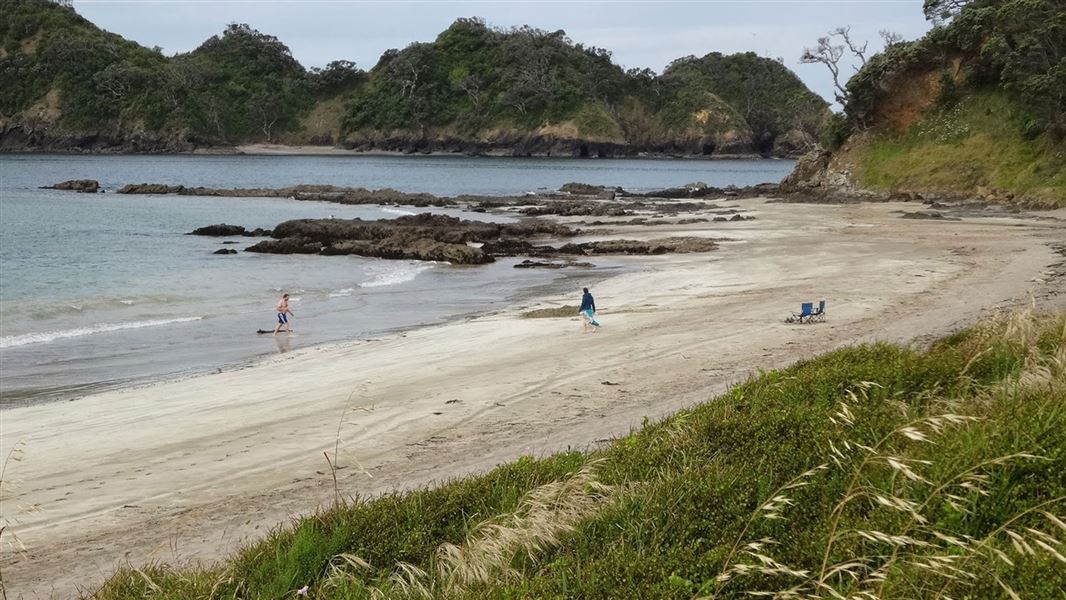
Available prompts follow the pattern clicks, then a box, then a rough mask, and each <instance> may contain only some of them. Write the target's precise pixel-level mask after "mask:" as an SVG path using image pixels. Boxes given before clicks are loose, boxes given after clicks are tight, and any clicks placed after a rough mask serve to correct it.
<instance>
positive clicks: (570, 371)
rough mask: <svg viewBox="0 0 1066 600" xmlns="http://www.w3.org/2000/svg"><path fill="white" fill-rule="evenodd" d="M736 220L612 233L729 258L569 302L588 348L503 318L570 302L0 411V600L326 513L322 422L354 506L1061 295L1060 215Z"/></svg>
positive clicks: (839, 209)
mask: <svg viewBox="0 0 1066 600" xmlns="http://www.w3.org/2000/svg"><path fill="white" fill-rule="evenodd" d="M741 204H743V205H745V206H746V207H750V208H753V209H754V210H755V211H756V212H755V213H754V214H756V215H757V217H758V220H755V221H748V222H741V223H707V224H696V225H689V226H683V227H678V226H658V227H637V226H632V227H624V228H621V227H620V228H618V229H617V230H616V231H617V233H618V235H619V237H629V238H634V237H645V238H651V237H663V236H666V235H674V234H685V235H708V236H713V237H730V238H733V239H735V240H737V241H735V242H729V243H725V244H723V247H722V248H721V249H720V250H718V251H716V252H712V253H709V254H694V255H674V256H659V257H641V258H639V259H636V258H634V259H631V262H633V263H634V264H635V265H638V266H639V267H640V268H639V269H637V270H636V272H631V273H628V274H624V275H620V276H617V277H614V278H612V279H609V280H607V281H605V282H603V283H600V284H598V285H596V286H595V288H594V289H593V292H594V293H595V295H596V299H597V304H598V305H599V308H600V309H601V310H600V313H599V315H598V317H599V319H600V321H601V322H602V323H603V324H604V326H603V328H602V330H600V331H599V332H598V333H595V334H587V335H586V334H582V333H581V326H580V323H579V321H577V320H576V318H574V319H521V318H519V317H518V315H519V313H520V312H521V310H524V309H528V308H540V307H549V306H553V305H563V304H574V303H575V302H576V301H577V293H578V291H577V290H575V294H571V295H569V296H567V297H556V298H544V299H541V300H539V301H537V302H531V303H525V305H524V306H516V307H513V308H512V309H510V310H507V311H503V312H501V313H498V314H494V315H490V316H486V317H482V318H478V319H473V320H470V321H466V322H458V323H452V324H447V325H443V326H438V327H432V328H426V329H422V330H417V331H413V332H410V333H407V334H397V335H393V336H389V337H387V338H383V339H380V340H376V341H372V342H353V343H346V344H340V345H333V346H327V347H319V348H310V349H306V350H301V351H297V352H294V353H289V354H285V355H281V356H278V357H274V358H271V359H268V360H265V361H263V362H262V363H261V364H258V365H256V366H252V367H249V368H245V369H241V370H234V371H229V372H222V373H219V374H213V375H206V376H202V377H196V378H192V379H188V380H184V381H179V382H173V383H163V384H157V385H152V386H149V387H145V388H140V389H134V390H126V391H119V392H109V393H104V394H99V395H96V396H92V397H88V398H84V399H81V400H77V401H74V402H64V403H55V404H48V405H44V406H38V407H27V408H16V409H10V410H5V411H3V412H2V413H0V419H2V436H0V446H2V448H0V449H2V451H3V452H4V453H5V454H6V453H7V451H8V449H9V448H10V447H11V446H12V444H14V443H15V442H17V441H22V442H24V443H25V458H24V460H22V461H21V462H19V463H14V464H12V465H11V466H10V467H9V473H8V478H9V479H11V478H16V479H18V480H21V483H20V486H19V487H18V489H16V490H15V496H14V497H13V498H10V499H8V500H6V501H5V502H4V504H3V516H4V518H5V519H8V520H14V519H17V520H18V524H17V525H15V526H14V527H13V530H14V531H15V533H17V535H18V537H19V538H20V539H21V540H22V542H24V543H25V544H26V546H27V548H28V549H27V551H26V552H25V553H12V552H11V550H10V549H9V548H6V547H5V548H4V552H3V557H2V559H0V560H2V561H3V565H2V567H3V575H4V580H5V582H6V583H7V585H8V592H9V593H10V597H12V598H16V597H18V594H19V593H23V594H26V597H28V598H33V597H50V596H51V595H53V594H54V595H55V596H56V597H66V596H68V595H70V594H71V593H73V590H74V587H75V586H76V585H80V586H82V588H83V589H91V587H92V586H93V585H94V584H98V583H99V581H100V580H102V579H103V578H104V577H105V576H106V575H107V574H109V573H110V572H111V570H112V569H113V568H114V567H115V566H116V565H119V564H123V563H124V562H125V560H126V557H128V559H129V560H130V561H132V562H134V563H140V562H144V561H148V560H160V561H165V562H186V561H190V560H213V559H217V558H219V557H222V556H224V555H225V554H226V553H228V552H229V551H231V550H232V549H233V548H234V547H235V546H236V545H237V544H239V543H241V542H242V541H245V540H247V539H249V538H251V539H254V538H256V537H259V536H261V535H263V533H264V532H265V531H266V530H268V529H269V528H271V527H274V526H275V525H277V524H279V523H283V522H285V521H286V520H287V518H288V517H290V516H292V515H298V514H306V513H307V512H309V511H312V510H314V509H315V507H316V506H319V505H321V504H324V503H328V502H329V501H330V500H331V499H332V496H333V484H332V480H331V478H330V475H329V471H328V467H327V464H326V460H325V459H324V458H323V454H322V453H323V452H324V451H328V452H330V453H331V454H332V453H333V450H334V444H335V443H336V440H337V439H338V436H337V433H338V423H339V422H340V421H341V420H342V415H343V422H342V423H341V424H340V428H339V429H340V436H339V439H340V448H341V457H340V466H341V467H342V468H341V470H340V471H339V474H340V489H341V491H342V493H343V494H345V495H349V494H350V495H366V494H373V493H378V492H381V491H384V490H389V489H397V488H407V487H411V486H417V485H423V484H426V483H429V482H432V481H435V480H440V479H443V478H447V477H452V476H455V475H461V474H465V473H470V472H478V471H483V470H485V469H487V468H490V467H492V466H493V465H496V464H498V463H500V462H502V461H506V460H510V459H513V458H515V457H518V456H520V455H523V454H534V455H541V454H545V453H548V452H552V451H555V450H559V449H565V448H567V447H578V448H585V447H587V446H589V445H594V444H597V443H601V442H603V441H605V440H606V439H608V438H609V437H611V436H614V435H617V434H621V433H625V432H626V431H627V430H628V429H629V428H630V427H633V426H638V425H639V423H640V421H641V419H642V418H643V417H644V416H648V417H651V418H653V419H654V418H657V417H660V416H663V415H665V414H668V413H670V412H672V411H674V410H676V409H677V408H679V407H681V406H684V405H688V404H692V403H695V402H699V401H703V400H707V399H709V398H710V397H712V396H713V395H714V394H715V393H716V392H719V391H721V390H723V389H724V388H725V387H726V386H728V385H729V384H730V383H732V382H736V381H739V380H742V379H744V378H745V377H747V376H748V375H749V374H751V373H752V372H753V371H755V370H756V369H757V368H768V367H779V366H784V365H786V364H789V363H791V362H794V361H795V360H797V359H801V358H804V357H807V356H810V355H812V354H815V353H818V352H822V351H825V350H828V349H831V348H834V347H839V346H841V345H846V344H851V343H855V342H861V341H869V340H875V339H878V340H880V339H883V340H896V341H909V340H915V339H919V340H922V339H931V338H932V336H938V335H941V334H944V333H946V332H949V331H951V330H953V329H955V328H957V327H959V326H962V325H965V324H969V323H971V322H972V321H974V320H975V319H976V318H978V317H979V316H980V315H982V314H983V313H985V312H987V311H988V310H990V309H993V308H997V307H1008V306H1012V305H1016V304H1018V303H1020V302H1026V301H1028V300H1027V298H1029V297H1030V295H1032V296H1033V297H1034V298H1035V299H1036V301H1037V302H1038V303H1039V304H1041V305H1055V306H1063V304H1064V300H1066V295H1064V294H1063V293H1062V292H1063V287H1064V285H1063V281H1064V279H1066V278H1062V277H1058V278H1055V277H1051V278H1049V276H1048V274H1047V273H1048V272H1049V265H1052V264H1056V263H1061V262H1062V261H1063V260H1064V257H1062V256H1060V255H1057V254H1055V253H1054V252H1053V251H1052V249H1051V248H1050V247H1049V246H1048V242H1049V241H1055V240H1057V241H1062V240H1064V239H1066V229H1064V225H1066V220H1063V219H1064V217H1066V214H1064V212H1063V211H1058V212H1057V213H1048V214H1047V215H1046V218H1044V219H1042V220H1037V219H1031V218H1023V217H1019V218H1010V219H1007V218H983V219H966V220H964V221H962V222H941V221H914V220H903V219H899V218H898V215H897V214H893V212H892V211H896V210H901V209H903V210H916V209H917V208H918V207H916V206H914V205H898V204H864V205H845V206H828V205H818V206H814V205H792V204H772V203H771V204H766V203H763V202H762V201H758V200H755V201H741ZM1057 269H1058V272H1062V271H1063V270H1066V268H1064V267H1061V266H1060V267H1058V268H1057ZM823 297H824V298H826V299H827V300H828V303H829V304H828V315H829V318H828V321H827V322H826V323H825V324H819V325H810V326H806V325H804V326H790V325H785V324H783V323H782V319H783V318H784V317H785V316H787V314H788V313H789V312H790V311H791V310H793V309H795V308H798V303H799V302H800V301H801V300H807V299H811V300H817V299H818V298H823ZM605 381H610V382H613V383H618V384H620V385H617V386H615V385H604V384H603V382H605ZM346 407H347V408H346ZM353 407H355V408H353ZM6 484H7V482H5V485H6ZM32 506H38V507H39V510H37V511H30V510H26V509H27V508H28V507H32ZM5 539H8V538H7V534H5Z"/></svg>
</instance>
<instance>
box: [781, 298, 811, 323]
mask: <svg viewBox="0 0 1066 600" xmlns="http://www.w3.org/2000/svg"><path fill="white" fill-rule="evenodd" d="M813 314H814V303H813V302H804V303H803V304H800V311H799V312H798V313H792V316H791V317H789V318H787V319H785V323H802V322H803V320H804V319H810V318H811V315H813Z"/></svg>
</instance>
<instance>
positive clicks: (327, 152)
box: [0, 143, 802, 162]
mask: <svg viewBox="0 0 1066 600" xmlns="http://www.w3.org/2000/svg"><path fill="white" fill-rule="evenodd" d="M20 154H23V155H49V154H52V155H56V156H352V157H358V156H369V157H394V158H403V157H419V156H435V157H442V156H454V157H457V158H517V159H529V158H550V159H573V160H575V161H586V160H682V161H692V162H700V161H730V160H767V161H775V160H793V161H794V160H798V159H799V158H800V157H801V156H802V155H795V156H792V155H787V156H786V155H783V156H773V155H772V156H763V155H761V154H712V155H702V154H667V153H657V152H640V153H637V154H634V155H631V156H630V155H612V156H573V155H570V154H557V155H551V154H545V153H532V154H523V155H515V154H514V153H513V151H509V150H494V151H487V152H473V153H467V152H446V151H442V150H432V151H418V152H405V151H401V150H355V149H348V148H343V147H341V146H316V145H311V144H266V143H255V144H235V145H232V146H205V147H201V148H195V149H193V150H188V151H172V152H128V151H122V150H89V151H79V150H73V149H70V150H59V149H55V148H29V147H25V148H4V149H3V150H0V159H2V158H3V157H4V156H17V155H20Z"/></svg>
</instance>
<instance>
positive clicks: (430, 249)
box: [248, 213, 576, 264]
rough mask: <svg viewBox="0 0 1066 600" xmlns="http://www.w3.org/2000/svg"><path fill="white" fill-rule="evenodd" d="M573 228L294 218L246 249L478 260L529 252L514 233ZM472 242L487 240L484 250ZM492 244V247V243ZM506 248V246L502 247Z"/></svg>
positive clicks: (441, 219) (436, 219)
mask: <svg viewBox="0 0 1066 600" xmlns="http://www.w3.org/2000/svg"><path fill="white" fill-rule="evenodd" d="M574 233H576V232H575V231H573V230H571V229H570V228H568V227H566V226H563V225H559V224H557V223H550V222H546V221H535V220H530V221H525V222H522V223H503V224H501V223H489V222H483V221H467V220H463V219H459V218H457V217H451V216H446V215H434V214H429V213H423V214H419V215H407V216H403V217H399V218H396V219H384V220H380V221H363V220H361V219H297V220H293V221H285V222H284V223H281V224H279V225H278V226H277V227H275V228H274V231H273V236H274V237H275V238H278V239H276V240H270V241H266V242H261V243H259V244H256V245H254V246H251V247H250V248H248V251H249V252H271V253H280V254H290V253H321V254H331V255H337V254H356V255H359V256H372V257H378V258H393V259H415V260H434V261H445V262H450V263H454V264H483V263H487V262H492V261H493V260H495V258H494V257H495V256H510V255H513V254H515V253H516V251H532V250H534V247H533V246H532V244H530V243H529V242H526V241H523V240H519V239H516V238H527V237H534V236H543V235H552V236H568V235H573V234H574ZM475 244H489V245H490V251H486V250H485V249H484V248H483V247H477V246H476V245H475ZM493 244H494V245H495V249H493V248H492V245H493ZM505 248H506V251H504V249H505Z"/></svg>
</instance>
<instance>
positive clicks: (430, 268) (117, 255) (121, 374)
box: [0, 155, 791, 406]
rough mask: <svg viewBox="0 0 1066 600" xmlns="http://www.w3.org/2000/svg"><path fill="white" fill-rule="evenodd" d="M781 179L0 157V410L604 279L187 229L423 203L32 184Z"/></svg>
mask: <svg viewBox="0 0 1066 600" xmlns="http://www.w3.org/2000/svg"><path fill="white" fill-rule="evenodd" d="M790 168H791V162H790V161H667V160H647V161H642V160H558V159H554V160H553V159H509V158H466V157H435V156H434V157H361V156H360V157H348V156H344V157H275V156H270V157H266V156H264V157H255V156H59V155H6V156H5V155H0V405H3V406H10V405H13V404H21V403H26V402H36V401H43V400H48V399H67V398H74V397H77V396H80V395H83V394H85V393H88V392H90V391H94V390H98V389H104V388H109V387H116V386H122V385H128V384H130V383H134V382H142V381H147V380H151V379H157V378H162V377H172V376H180V375H184V374H189V373H197V372H206V371H209V370H213V369H217V368H224V367H226V366H229V365H234V364H239V363H242V362H245V361H248V360H252V359H254V358H255V357H257V356H261V355H264V354H269V353H274V352H287V351H290V350H293V349H296V348H300V347H306V346H309V345H314V344H320V343H324V342H330V341H337V340H345V339H356V338H360V337H370V336H374V335H380V334H382V333H384V332H388V331H393V330H397V329H402V328H408V327H414V326H419V325H423V324H430V323H439V322H442V321H445V320H447V319H449V318H454V317H457V316H460V315H466V314H472V313H477V312H482V311H486V310H490V309H493V308H498V307H502V306H504V305H506V304H507V303H508V302H511V301H513V300H514V299H515V298H516V297H518V296H520V295H522V294H528V293H530V292H531V291H532V290H534V289H538V288H541V287H543V286H554V287H564V286H568V285H571V284H572V287H574V288H578V289H579V288H580V286H581V285H582V283H583V282H585V281H588V280H590V279H592V278H595V277H598V276H603V274H602V269H600V270H599V271H601V272H599V273H597V270H596V269H593V270H586V271H570V272H563V273H560V272H557V271H552V272H545V271H537V270H527V269H514V268H513V264H514V262H515V261H514V260H503V261H499V262H497V263H494V264H491V265H483V266H476V267H468V266H452V265H447V264H435V263H424V262H417V261H386V260H378V259H367V258H361V257H352V256H334V257H324V256H304V255H289V256H280V255H262V254H254V253H244V252H239V253H238V254H236V255H214V254H212V252H214V251H215V250H217V249H219V248H234V249H237V250H241V249H243V248H244V247H246V246H247V245H250V244H252V243H255V241H256V239H255V238H243V237H236V238H228V239H227V238H208V237H200V236H189V235H185V234H186V232H188V231H191V230H192V229H194V228H196V227H199V226H202V225H209V224H213V223H223V222H224V223H231V224H239V225H244V226H246V227H249V228H252V227H273V226H274V225H276V224H278V223H280V222H281V221H284V220H286V219H294V218H313V217H326V216H328V215H333V216H335V217H337V218H353V217H361V218H363V219H374V218H392V217H395V216H397V215H398V214H403V213H405V212H406V213H415V212H418V211H419V210H421V209H414V208H409V207H377V206H344V205H338V204H328V203H319V202H297V201H291V200H287V199H281V198H206V197H190V196H181V197H178V196H134V195H117V194H112V193H105V194H78V193H73V192H63V191H54V190H41V189H38V188H39V186H42V185H48V184H52V183H56V182H59V181H63V180H66V179H83V178H87V179H96V180H98V181H100V182H101V184H102V185H103V187H104V188H105V189H106V190H108V191H111V190H114V189H116V188H117V187H120V186H121V185H124V184H126V183H140V182H153V183H168V184H184V185H205V186H211V187H280V186H286V185H293V184H298V183H329V184H335V185H349V186H363V187H368V188H380V187H392V188H395V189H399V190H403V191H425V192H431V193H435V194H439V195H456V194H463V193H471V194H520V193H522V192H525V191H527V190H534V189H538V188H557V187H558V186H559V185H561V184H563V183H565V182H568V181H582V182H587V183H596V184H605V185H622V186H624V187H626V188H627V189H633V190H642V189H654V188H659V187H666V186H672V185H681V184H684V183H688V182H691V181H704V182H706V183H708V184H711V185H719V186H724V185H728V184H736V185H748V184H755V183H761V182H765V181H777V180H780V179H781V177H783V176H784V175H785V174H787V172H788V171H789V169H790ZM433 212H438V213H444V214H451V215H456V216H461V217H464V218H473V219H488V220H498V221H504V220H510V219H511V217H509V216H507V215H499V214H491V213H464V212H462V211H460V210H456V209H433ZM223 241H232V242H236V243H234V244H226V245H223V244H222V242H223ZM606 268H608V269H609V268H610V265H609V264H608V265H607V266H606ZM282 292H288V293H289V294H291V296H292V298H291V306H292V309H293V313H295V318H293V319H292V323H291V325H292V327H293V329H294V331H295V334H294V335H292V336H278V337H277V338H273V337H271V336H269V335H257V334H256V333H255V332H256V330H258V329H273V326H274V324H275V320H274V319H275V315H274V311H273V307H274V304H275V303H276V301H277V298H278V296H279V295H280V294H281V293H282Z"/></svg>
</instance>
